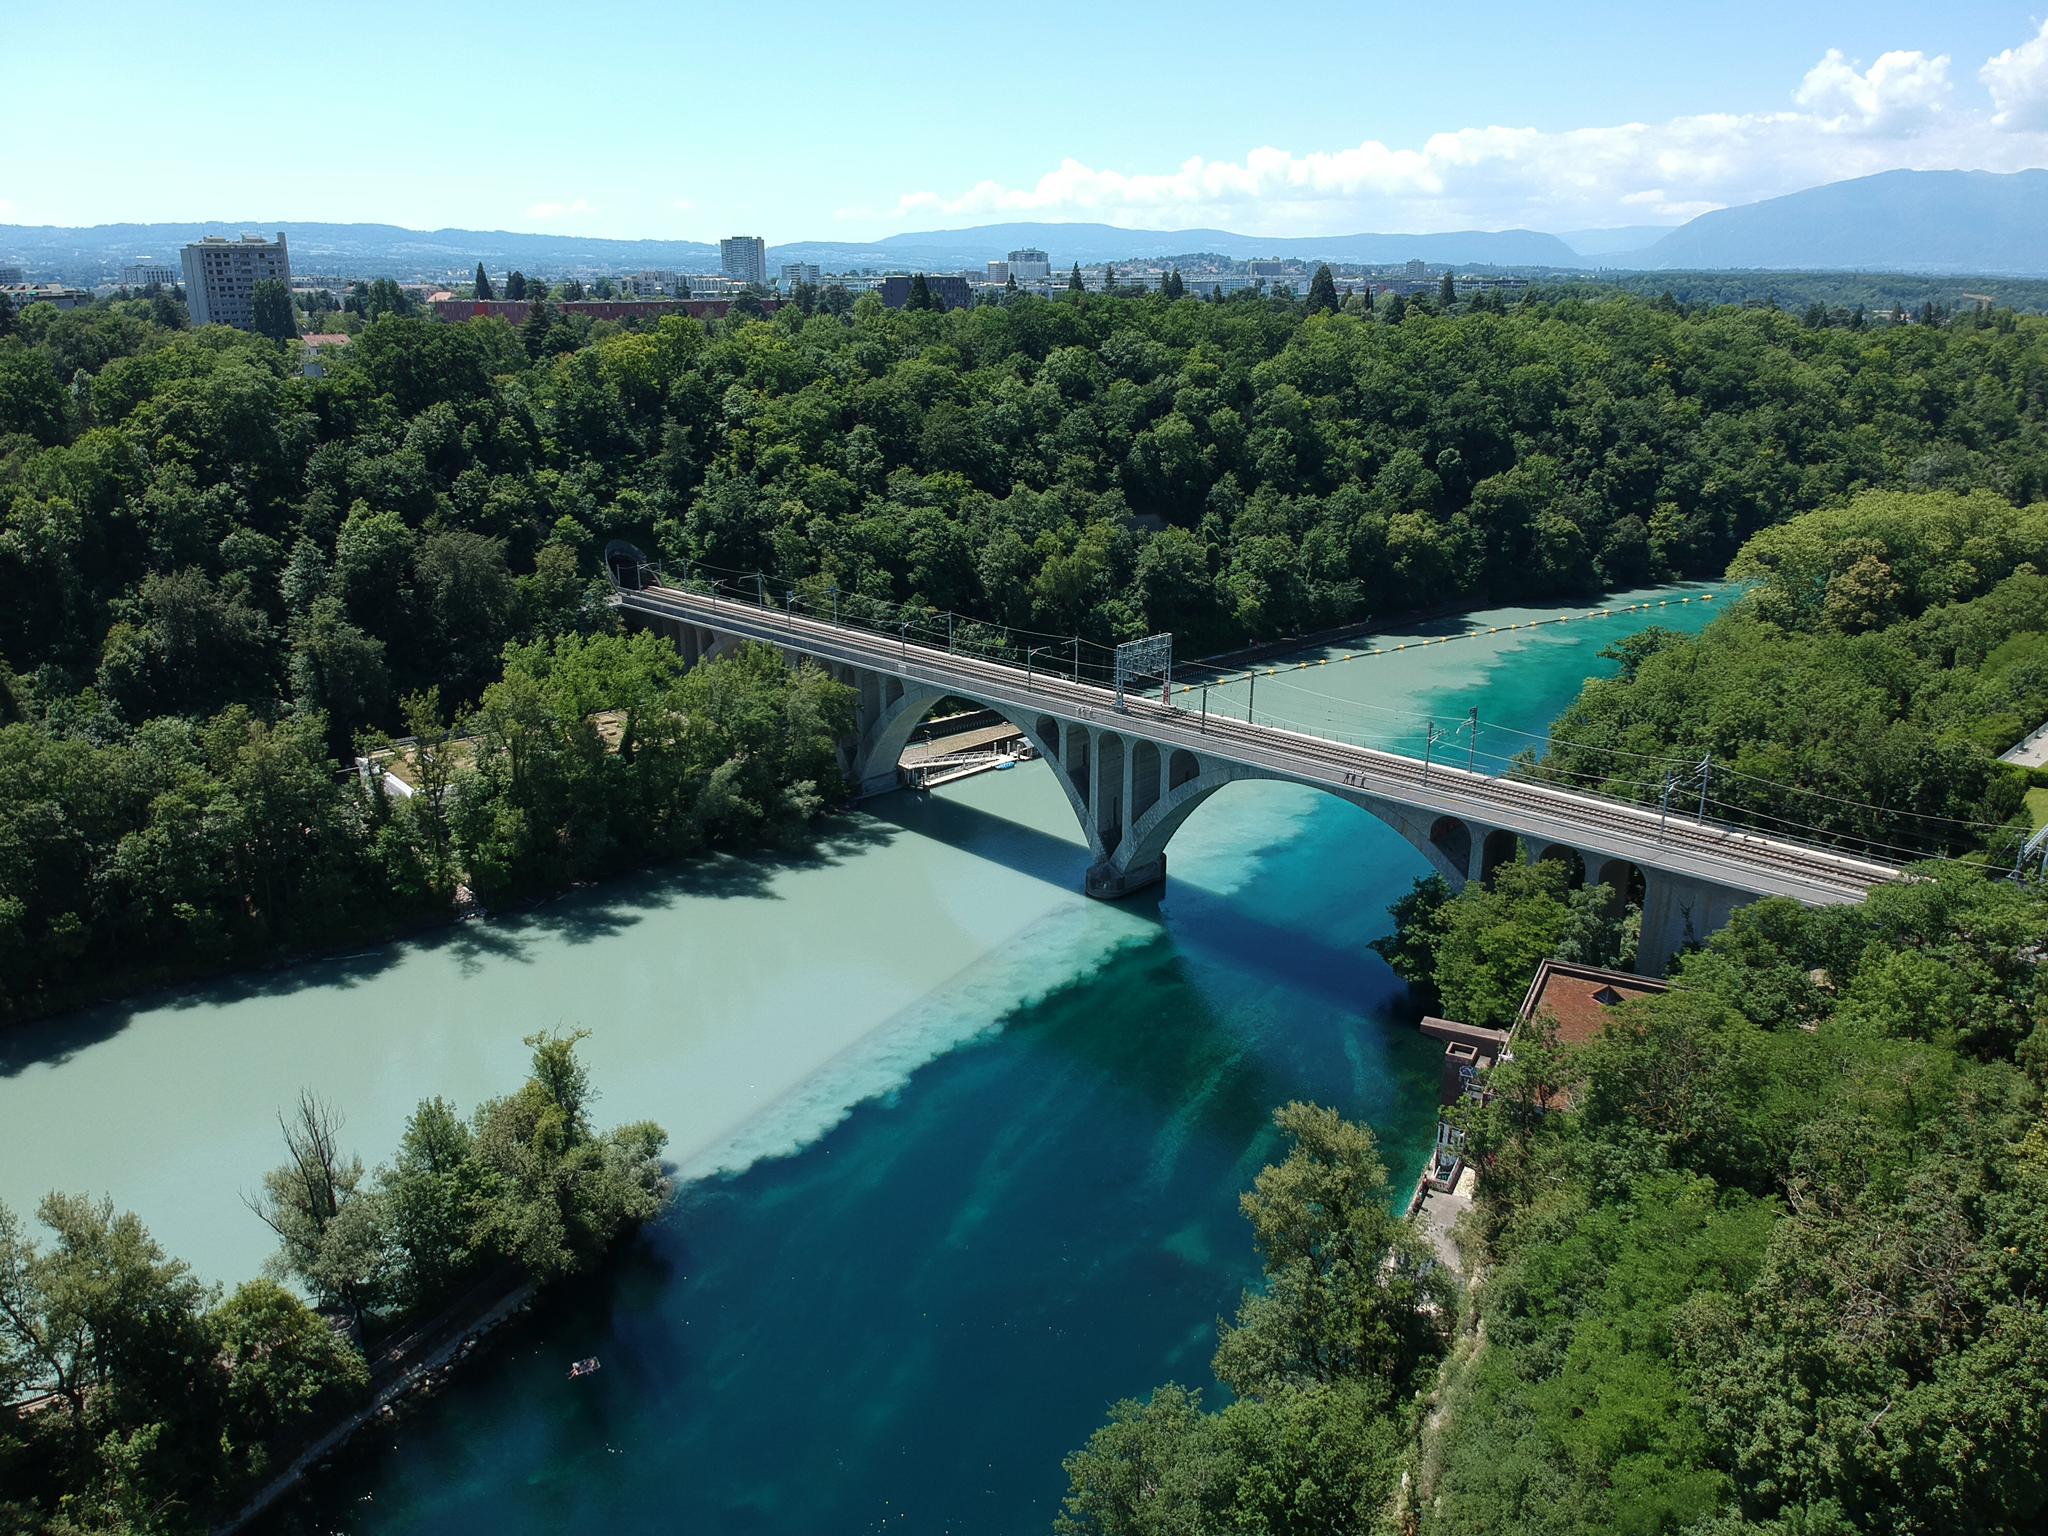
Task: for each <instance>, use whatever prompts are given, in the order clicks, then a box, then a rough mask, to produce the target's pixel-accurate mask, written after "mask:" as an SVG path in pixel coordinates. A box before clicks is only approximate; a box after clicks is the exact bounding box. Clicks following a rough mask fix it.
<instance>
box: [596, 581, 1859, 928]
mask: <svg viewBox="0 0 2048 1536" xmlns="http://www.w3.org/2000/svg"><path fill="white" fill-rule="evenodd" d="M618 601H619V603H620V606H621V607H622V608H623V609H624V610H625V611H626V612H627V613H628V614H629V615H631V616H632V617H634V618H635V619H636V620H637V621H638V622H640V623H643V624H646V625H648V626H649V627H654V628H658V629H661V630H663V631H664V632H665V633H668V634H669V635H671V637H672V638H674V639H675V640H676V643H677V644H678V645H679V646H681V647H682V648H683V650H684V653H685V655H686V656H688V657H690V658H691V659H693V660H694V659H695V657H696V656H699V655H708V654H710V653H711V652H712V651H714V650H716V649H718V648H719V647H720V646H721V645H722V644H723V643H725V642H729V641H736V640H739V639H753V640H759V641H762V642H764V643H766V644H769V645H774V646H777V647H779V648H781V649H783V650H785V651H788V652H791V653H794V654H798V655H803V656H809V657H811V658H813V659H815V660H816V661H818V662H819V663H821V664H822V665H824V666H826V667H827V668H828V669H829V670H832V671H833V672H834V673H835V675H838V676H840V677H842V678H843V679H845V680H846V681H848V682H850V683H852V684H854V685H855V686H856V687H858V688H859V689H860V690H861V715H862V724H861V733H862V741H861V743H859V744H857V747H856V750H855V751H854V752H853V753H852V754H851V755H850V760H849V771H850V773H851V775H852V776H853V777H855V778H856V779H857V780H858V781H860V782H862V783H863V784H864V785H871V786H872V787H873V788H877V789H879V788H883V787H888V786H893V784H894V782H895V766H896V763H897V760H898V757H899V755H900V753H901V750H902V746H903V743H904V741H905V740H907V738H908V734H909V732H910V731H911V730H912V729H913V728H914V727H915V726H916V725H917V723H918V721H919V720H921V719H922V718H923V717H924V715H925V713H927V712H928V711H929V709H930V708H931V707H932V706H934V705H935V704H937V702H938V701H939V700H940V699H942V698H946V697H956V698H963V699H969V700H972V701H974V702H975V703H978V704H982V705H985V706H987V707H988V708H991V709H995V710H998V711H1000V712H1001V713H1002V714H1003V715H1004V717H1005V718H1007V719H1009V720H1011V721H1012V722H1014V723H1015V724H1016V725H1017V726H1018V728H1019V730H1020V732H1021V733H1022V734H1023V735H1024V736H1025V737H1026V738H1027V739H1028V740H1030V741H1031V743H1032V745H1033V746H1034V747H1036V748H1037V749H1038V751H1039V754H1040V755H1041V756H1042V757H1044V758H1045V759H1046V760H1047V761H1048V762H1049V763H1051V764H1052V765H1053V766H1054V767H1055V768H1056V769H1057V770H1058V771H1059V774H1060V778H1061V782H1062V784H1063V786H1064V787H1065V789H1066V791H1067V793H1068V796H1069V798H1070V799H1071V800H1072V801H1073V803H1074V809H1075V812H1076V814H1077V815H1078V816H1079V817H1080V819H1081V822H1082V827H1083V830H1084V831H1085V832H1086V833H1087V834H1088V837H1089V841H1090V845H1091V848H1092V849H1093V850H1094V852H1095V853H1096V855H1097V858H1098V863H1097V866H1096V868H1095V869H1093V870H1091V871H1090V874H1089V880H1088V889H1089V890H1090V892H1091V893H1092V894H1096V895H1102V896H1119V895H1123V894H1125V893H1126V892H1128V891H1131V890H1135V889H1138V888H1139V887H1141V886H1143V885H1147V884H1150V883H1153V882H1154V881H1156V880H1158V879H1160V878H1162V877H1163V875H1164V872H1165V855H1164V850H1165V843H1166V841H1167V840H1168V839H1169V838H1170V837H1171V835H1172V833H1173V831H1174V830H1175V829H1176V828H1177V827H1178V826H1179V825H1180V823H1181V822H1182V821H1183V820H1185V819H1186V816H1187V815H1188V814H1189V813H1190V812H1191V811H1192V810H1193V809H1194V807H1195V805H1197V804H1199V803H1200V802H1201V801H1202V800H1205V799H1206V798H1207V797H1208V796H1209V794H1211V793H1213V792H1214V791H1215V790H1216V789H1218V788H1220V787H1221V786H1222V785H1223V784H1225V783H1228V782H1232V781H1235V780H1239V779H1246V778H1267V779H1277V780H1282V781H1286V782H1291V783H1298V784H1306V785H1311V786H1313V787H1315V788H1318V789H1322V790H1326V791H1328V792H1330V793H1332V794H1335V795H1338V796H1339V797H1341V798H1344V799H1347V800H1350V801H1352V802H1353V803H1355V804H1358V805H1360V806H1363V807H1364V808H1365V809H1366V810H1368V811H1370V812H1371V813H1372V814H1374V815H1376V816H1378V817H1380V819H1382V820H1383V821H1386V822H1388V823H1389V824H1390V825H1392V826H1393V827H1394V828H1395V829H1396V830H1397V831H1399V832H1401V833H1402V834H1403V836H1405V837H1407V838H1408V840H1409V841H1410V842H1411V843H1413V844H1414V845H1415V846H1416V847H1417V848H1418V849H1419V850H1420V851H1421V852H1422V853H1423V855H1424V857H1425V858H1427V859H1428V860H1429V861H1430V862H1431V864H1432V865H1434V866H1435V867H1436V868H1437V869H1439V870H1440V871H1441V872H1443V873H1444V874H1445V875H1446V876H1447V877H1448V878H1450V879H1451V880H1452V881H1453V883H1454V884H1461V883H1463V882H1464V881H1465V880H1467V879H1472V878H1478V877H1480V876H1481V875H1483V874H1485V873H1486V872H1488V871H1490V870H1491V869H1492V868H1493V867H1495V865H1497V864H1498V863H1499V862H1501V861H1502V859H1503V858H1511V857H1514V856H1515V851H1514V850H1515V848H1516V845H1517V840H1520V841H1521V842H1522V843H1525V844H1526V845H1527V848H1528V850H1529V851H1530V853H1531V854H1532V855H1534V856H1564V857H1569V858H1575V859H1577V860H1578V861H1579V862H1580V865H1581V867H1582V869H1583V870H1584V872H1585V875H1586V877H1587V878H1588V879H1594V878H1598V879H1600V880H1602V881H1603V882H1604V883H1607V884H1609V885H1611V886H1613V887H1614V888H1615V889H1617V890H1618V891H1621V892H1622V893H1623V894H1629V887H1630V884H1631V882H1632V881H1640V882H1641V886H1642V889H1641V898H1642V901H1643V907H1644V945H1645V949H1646V951H1647V952H1648V953H1650V954H1653V955H1656V956H1657V958H1659V959H1661V958H1663V957H1664V956H1665V955H1668V953H1669V952H1670V951H1672V950H1675V949H1676V948H1677V947H1678V945H1679V944H1680V943H1682V942H1686V941H1688V940H1692V939H1698V938H1704V937H1705V935H1706V933H1707V932H1709V931H1711V930H1712V929H1713V928H1716V927H1718V926H1720V924H1721V923H1722V922H1723V921H1725V920H1726V917H1727V913H1728V912H1729V911H1730V910H1732V909H1733V907H1734V906H1737V905H1740V904H1741V903H1742V902H1743V901H1745V900H1748V899H1751V898H1754V897H1757V896H1786V897H1791V898H1792V899H1794V900H1797V901H1800V902H1802V903H1805V904H1807V905H1810V906H1824V905H1834V904H1838V903H1843V902H1852V901H1857V900H1860V899H1861V898H1862V897H1863V895H1864V894H1865V893H1866V892H1867V891H1868V890H1869V889H1870V887H1871V886H1873V885H1875V884H1877V883H1879V882H1882V881H1887V880H1893V879H1896V878H1898V877H1899V871H1898V870H1897V869H1896V868H1895V867H1894V866H1891V865H1888V864H1882V863H1878V862H1874V861H1872V860H1869V859H1865V858H1861V857H1858V856H1856V855H1853V854H1848V853H1844V852H1841V851H1839V850H1837V849H1832V848H1826V847H1820V846H1815V845H1808V844H1803V843H1797V842H1792V841H1788V840H1784V839H1779V838H1769V837H1764V836H1761V835H1759V834H1757V833H1754V832H1750V831H1747V830H1744V829H1739V828H1735V827H1730V826H1725V825H1721V824H1718V823H1715V822H1711V821H1709V822H1705V823H1700V822H1695V821H1693V820H1690V819H1687V818H1685V817H1682V816H1679V815H1676V814H1674V815H1672V816H1670V817H1669V818H1662V817H1660V816H1659V813H1658V812H1657V811H1656V810H1655V809H1654V808H1649V807H1644V806H1641V805H1637V804H1634V803H1631V802H1628V801H1622V800H1616V799H1610V798H1607V797H1604V796H1597V795H1589V794H1585V793H1582V792H1578V791H1574V790H1568V789H1561V788H1557V787H1554V786H1551V785H1545V784H1532V783H1526V782H1522V781H1519V780H1511V779H1501V778H1495V777H1493V776H1491V775H1488V774H1482V773H1473V772H1469V771H1467V770H1465V769H1462V768H1456V767H1451V766H1448V765H1445V764H1442V763H1433V764H1427V765H1425V764H1424V763H1423V762H1422V761H1421V760H1419V759H1416V758H1411V757H1407V756H1404V755H1402V754H1400V753H1395V752H1387V751H1383V750H1380V749H1377V748H1372V747H1363V746H1354V745H1351V744H1349V743H1344V742H1337V741H1329V740H1325V739H1323V738H1321V737H1317V736H1311V735H1308V734H1306V733H1304V732H1299V731H1294V730H1289V729H1287V728H1285V727H1283V726H1276V725H1263V724H1251V723H1247V722H1245V721H1242V720H1234V719H1228V718H1223V717H1219V716H1215V715H1211V716H1209V717H1207V718H1206V719H1202V718H1200V717H1198V716H1195V715H1191V714H1189V713H1188V712H1186V711H1185V710H1182V709H1179V708H1177V707H1173V706H1170V705H1166V704H1162V703H1160V702H1158V701H1157V700H1155V699H1150V698H1139V697H1136V696H1130V695H1127V697H1126V707H1125V708H1124V709H1122V710H1119V709H1117V708H1116V706H1115V702H1114V695H1113V694H1112V692H1111V691H1110V690H1109V689H1107V688H1102V687H1097V686H1095V685H1093V684H1090V683H1084V682H1075V681H1072V680H1071V679H1069V678H1065V677H1060V676H1056V675H1050V674H1047V673H1044V672H1033V673H1030V674H1028V675H1027V673H1026V672H1025V670H1024V669H1022V668H1018V667H1015V666H1011V665H1007V664H1005V663H1001V662H995V661H990V660H987V659H984V658H981V657H976V656H967V655H961V654H958V653H956V652H951V651H947V650H944V649H941V648H937V647H933V646H929V645H919V644H915V643H907V642H905V641H903V640H901V639H899V638H896V637H891V636H885V635H881V634H877V633H875V632H873V631H869V630H863V629H857V628H853V627H851V626H847V625H839V624H832V623H828V622H825V621H823V620H820V619H816V618H810V617H806V616H803V615H800V614H794V613H789V612H785V611H782V610H778V609H773V608H766V607H760V606H756V605H754V604H752V603H748V602H744V601H739V600H735V599H732V598H728V597H716V596H707V595H703V594H699V593H694V592H689V591H684V590H681V589H678V588H672V587H661V586H650V587H644V588H640V589H631V588H627V589H623V590H621V591H620V593H619V597H618ZM693 653H694V654H693ZM870 770H873V772H870ZM1503 839H1504V840H1505V841H1503ZM1660 952H1661V953H1660Z"/></svg>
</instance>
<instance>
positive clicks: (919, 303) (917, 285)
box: [903, 272, 932, 309]
mask: <svg viewBox="0 0 2048 1536" xmlns="http://www.w3.org/2000/svg"><path fill="white" fill-rule="evenodd" d="M903 307H904V308H905V309H930V308H931V307H932V290H931V284H929V283H927V282H926V281H925V278H924V274H923V273H922V272H918V273H914V274H912V276H911V279H910V297H909V298H908V299H907V300H905V301H904V305H903Z"/></svg>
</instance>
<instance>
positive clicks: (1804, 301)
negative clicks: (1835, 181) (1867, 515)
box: [1540, 271, 2048, 325]
mask: <svg viewBox="0 0 2048 1536" xmlns="http://www.w3.org/2000/svg"><path fill="white" fill-rule="evenodd" d="M1540 287H1541V291H1542V292H1543V293H1545V294H1552V295H1563V294H1567V293H1571V294H1579V295H1593V294H1598V293H1601V292H1602V291H1613V290H1616V289H1618V290H1620V291H1621V292H1623V293H1632V294H1635V295H1637V296H1638V297H1640V298H1645V299H1656V298H1661V297H1664V296H1666V295H1668V296H1670V297H1671V298H1672V299H1674V300H1676V301H1677V302H1678V303H1680V304H1684V305H1688V306H1697V307H1704V306H1710V305H1715V304H1742V305H1758V306H1762V305H1770V306H1774V307H1776V308H1778V309H1782V310H1786V311H1789V312H1790V313H1792V314H1794V315H1796V316H1800V317H1801V318H1802V319H1803V318H1804V317H1805V316H1806V315H1807V314H1808V313H1809V312H1810V311H1811V310H1812V307H1813V306H1814V305H1816V304H1818V305H1819V306H1820V307H1821V311H1822V312H1823V313H1824V314H1825V315H1826V316H1827V317H1828V319H1829V322H1830V323H1832V324H1848V323H1851V322H1852V321H1853V319H1854V317H1855V314H1856V312H1857V311H1858V310H1859V309H1860V310H1862V311H1863V318H1864V322H1865V323H1866V324H1870V325H1882V324H1885V323H1886V322H1888V321H1890V320H1891V319H1892V318H1893V317H1894V316H1904V317H1905V318H1906V319H1908V320H1919V319H1920V318H1922V315H1923V313H1924V312H1925V311H1926V310H1927V309H1928V307H1929V306H1930V305H1931V306H1932V307H1933V309H1934V311H1935V314H1936V315H1938V316H1940V317H1941V318H1944V319H1946V318H1948V317H1950V316H1953V315H1967V314H1969V313H1971V312H1972V311H1973V310H1976V309H1978V308H1980V307H1981V306H1983V305H1985V304H1992V305H1995V306H1997V307H1998V308H1999V309H2012V310H2018V311H2020V312H2021V313H2023V314H2032V315H2038V314H2040V313H2042V312H2043V311H2048V279H2043V278H2038V277H1981V276H1973V277H1936V276H1930V275H1927V274H1925V273H1913V272H1761V271H1735V272H1730V271H1708V272H1683V271H1672V272H1603V273H1601V274H1600V276H1599V277H1598V278H1597V279H1595V280H1591V281H1586V282H1573V281H1569V280H1567V281H1563V282H1552V283H1543V284H1541V285H1540Z"/></svg>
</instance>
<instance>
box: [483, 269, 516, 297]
mask: <svg viewBox="0 0 2048 1536" xmlns="http://www.w3.org/2000/svg"><path fill="white" fill-rule="evenodd" d="M476 296H477V297H478V298H480V299H494V298H496V297H497V296H498V295H497V290H495V289H494V288H492V287H491V275H490V274H489V273H488V272H486V271H485V270H484V264H483V263H482V262H478V263H477V264H476ZM508 297H509V295H508Z"/></svg>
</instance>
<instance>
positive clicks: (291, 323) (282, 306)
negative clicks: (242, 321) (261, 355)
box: [249, 278, 299, 341]
mask: <svg viewBox="0 0 2048 1536" xmlns="http://www.w3.org/2000/svg"><path fill="white" fill-rule="evenodd" d="M249 325H250V328H251V329H253V330H254V331H255V332H256V334H257V335H259V336H268V337H269V338H270V339H271V340H272V341H289V340H290V339H291V338H292V337H294V336H296V335H298V334H299V325H298V321H297V320H296V319H295V318H294V317H293V315H292V296H291V291H290V290H289V289H287V288H286V287H285V285H284V284H283V283H281V282H279V281H278V280H277V279H275V278H266V279H264V280H263V281H262V282H259V283H257V284H256V285H255V287H253V288H251V289H250V290H249Z"/></svg>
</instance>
